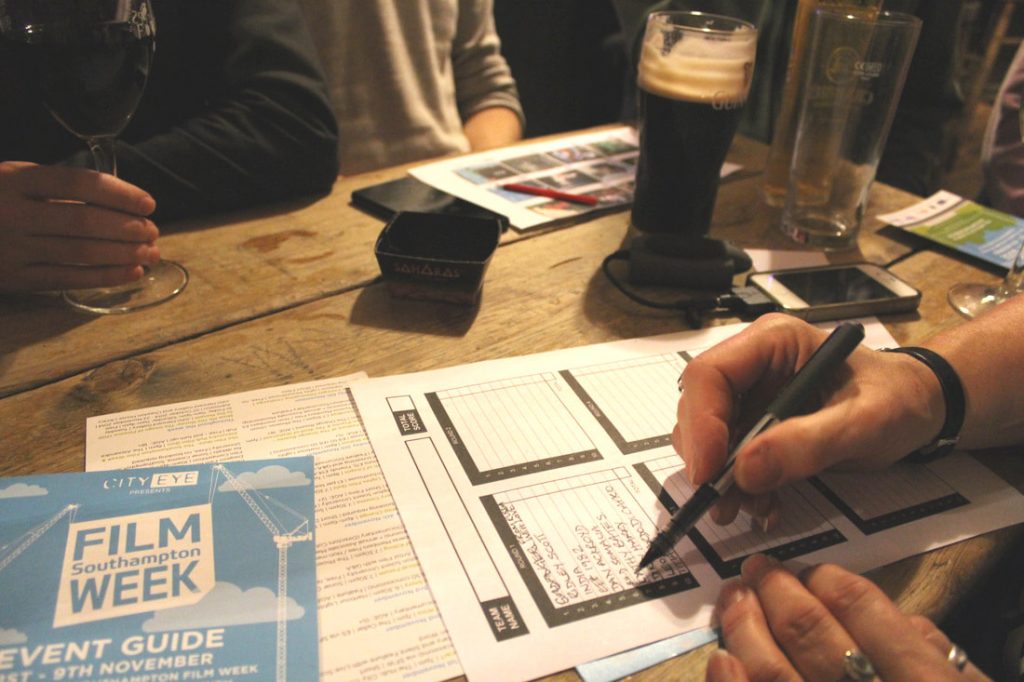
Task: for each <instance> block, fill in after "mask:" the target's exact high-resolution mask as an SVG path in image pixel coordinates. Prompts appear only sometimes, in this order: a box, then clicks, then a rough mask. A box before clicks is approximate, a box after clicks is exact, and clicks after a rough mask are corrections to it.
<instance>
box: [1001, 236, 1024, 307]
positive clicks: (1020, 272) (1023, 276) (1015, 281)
mask: <svg viewBox="0 0 1024 682" xmlns="http://www.w3.org/2000/svg"><path fill="white" fill-rule="evenodd" d="M1021 291H1024V241H1022V242H1021V245H1020V250H1019V251H1018V252H1017V256H1016V257H1015V258H1014V259H1013V263H1011V264H1010V269H1009V271H1007V273H1006V277H1004V278H1003V281H1002V282H1000V284H999V293H1000V295H1002V296H1003V297H1004V298H1005V297H1010V296H1013V295H1014V294H1016V293H1020V292H1021Z"/></svg>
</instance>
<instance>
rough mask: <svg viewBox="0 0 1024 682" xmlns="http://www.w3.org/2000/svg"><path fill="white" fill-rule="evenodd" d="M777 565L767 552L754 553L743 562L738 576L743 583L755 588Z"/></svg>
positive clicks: (776, 561)
mask: <svg viewBox="0 0 1024 682" xmlns="http://www.w3.org/2000/svg"><path fill="white" fill-rule="evenodd" d="M778 567H779V562H778V560H776V559H775V558H774V557H771V556H768V555H767V554H755V555H753V556H751V557H749V558H748V559H747V560H746V561H744V562H743V565H742V566H741V567H740V576H741V577H742V578H743V582H744V584H746V585H748V586H749V587H753V588H756V587H757V585H758V584H759V583H760V582H761V581H762V580H763V579H764V577H765V576H766V575H768V574H769V573H771V572H772V571H774V570H775V569H776V568H778Z"/></svg>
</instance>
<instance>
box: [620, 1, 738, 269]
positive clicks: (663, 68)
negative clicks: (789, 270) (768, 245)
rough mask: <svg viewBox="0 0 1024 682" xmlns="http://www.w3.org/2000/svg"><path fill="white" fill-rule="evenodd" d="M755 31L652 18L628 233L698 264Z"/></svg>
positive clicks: (678, 16)
mask: <svg viewBox="0 0 1024 682" xmlns="http://www.w3.org/2000/svg"><path fill="white" fill-rule="evenodd" d="M756 47H757V30H756V29H755V28H754V26H753V25H752V24H750V23H747V22H745V21H740V20H739V19H732V18H729V17H723V16H718V15H714V14H705V13H702V12H654V13H652V14H651V15H650V16H649V17H648V20H647V30H646V32H645V34H644V40H643V45H642V48H641V55H640V65H639V73H638V76H637V85H638V86H639V87H638V97H639V101H638V106H639V114H640V121H639V126H640V158H639V161H638V164H637V174H636V189H635V191H634V197H633V211H632V226H633V228H635V230H636V231H638V232H640V233H647V234H652V235H666V236H672V237H673V239H672V240H669V241H671V242H673V243H674V244H676V245H677V246H679V247H680V250H681V252H682V253H684V255H691V256H697V257H699V256H700V252H701V250H702V249H704V248H705V246H706V244H705V242H707V241H709V240H706V239H705V236H706V235H707V233H708V230H709V229H710V227H711V213H712V210H713V209H714V205H715V196H716V194H717V192H718V179H719V173H720V172H721V168H722V163H723V162H724V161H725V154H726V152H727V151H728V149H729V145H730V144H731V143H732V138H733V135H734V134H735V132H736V127H737V125H738V124H739V115H740V109H741V108H742V107H743V103H744V102H745V101H746V99H747V92H748V91H749V90H750V79H751V76H752V75H753V71H754V54H755V49H756Z"/></svg>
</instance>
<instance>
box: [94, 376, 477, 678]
mask: <svg viewBox="0 0 1024 682" xmlns="http://www.w3.org/2000/svg"><path fill="white" fill-rule="evenodd" d="M364 377H365V375H362V374H360V375H354V376H349V377H339V378H336V379H325V380H322V381H311V382H304V383H299V384H290V385H287V386H280V387H275V388H267V389H260V390H256V391H247V392H244V393H234V394H231V395H225V396H218V397H216V398H208V399H204V400H194V401H189V402H184V403H175V404H171V405H161V406H159V407H152V408H145V409H141V410H132V411H129V412H119V413H116V414H108V415H103V416H99V417H91V418H90V419H89V420H87V422H86V469H87V470H88V471H108V470H111V469H123V468H134V467H143V466H154V465H171V464H198V463H208V462H228V461H238V460H243V459H271V458H280V457H294V456H298V455H312V456H313V458H314V491H315V500H316V515H315V517H316V524H315V530H316V538H315V539H316V564H317V566H316V570H317V604H318V612H319V619H320V679H321V680H325V681H330V682H347V681H349V680H352V681H355V680H369V679H373V680H381V681H384V680H393V681H399V680H400V681H403V682H438V681H439V680H446V679H450V678H452V677H457V676H458V675H460V674H461V673H462V669H461V668H460V667H459V661H458V658H457V657H456V655H455V651H454V649H453V648H452V645H451V641H450V640H449V639H448V634H447V632H446V631H445V628H444V624H443V623H442V622H441V619H440V617H439V616H438V612H437V607H436V606H435V605H434V602H433V599H432V598H431V595H430V591H429V590H428V589H427V584H426V582H425V580H424V577H423V573H422V572H421V571H420V568H419V564H418V563H417V561H416V555H415V554H414V553H413V551H412V546H411V545H410V544H409V539H408V537H407V536H406V534H405V530H404V528H403V527H402V522H401V520H400V519H399V518H398V514H397V510H396V509H395V506H394V502H393V501H392V500H391V495H390V494H389V492H388V488H387V485H386V484H385V482H384V478H383V476H382V474H381V472H380V468H379V467H378V466H377V461H376V459H375V457H374V453H373V450H372V449H371V448H370V444H369V442H368V441H367V440H366V435H365V432H364V431H363V427H362V424H361V423H360V420H359V415H358V413H357V412H356V410H355V405H354V404H353V402H352V396H351V393H350V392H349V385H350V384H351V383H352V381H354V380H356V379H362V378H364Z"/></svg>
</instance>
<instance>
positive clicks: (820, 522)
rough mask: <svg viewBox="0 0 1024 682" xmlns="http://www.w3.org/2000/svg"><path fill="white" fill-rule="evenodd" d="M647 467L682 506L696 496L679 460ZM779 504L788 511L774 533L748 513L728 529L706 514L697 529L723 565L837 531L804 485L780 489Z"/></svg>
mask: <svg viewBox="0 0 1024 682" xmlns="http://www.w3.org/2000/svg"><path fill="white" fill-rule="evenodd" d="M647 466H648V467H649V468H650V470H651V472H652V473H653V474H654V476H655V478H656V479H657V480H660V481H663V483H662V485H663V486H664V487H665V490H667V491H668V492H669V493H670V494H671V495H672V498H673V499H674V500H675V501H676V503H677V504H679V505H680V506H681V505H682V504H683V503H684V502H685V501H686V500H688V499H689V498H690V497H691V496H692V495H693V492H694V488H693V486H692V485H691V484H690V482H689V481H688V480H687V478H686V476H685V475H683V474H682V472H681V471H680V468H679V458H678V457H663V458H659V459H657V460H655V461H653V462H649V463H648V464H647ZM779 501H780V504H781V505H782V508H783V509H785V510H786V511H785V513H784V514H782V517H781V519H780V523H779V525H778V527H776V528H773V529H772V530H771V532H765V531H763V530H761V528H759V527H758V525H757V523H755V522H754V520H753V518H752V517H751V516H750V514H748V513H747V512H745V511H740V513H739V515H738V516H737V517H736V520H735V521H733V522H732V523H730V524H728V525H725V526H720V525H718V524H716V523H715V522H713V521H712V520H710V519H709V518H708V517H707V516H706V515H705V517H704V518H702V519H701V520H700V521H698V522H697V525H696V530H697V531H698V532H699V533H700V534H701V535H702V536H703V537H704V538H705V539H706V540H707V542H708V543H709V544H710V545H711V547H712V549H713V550H714V551H715V553H716V554H717V555H718V557H717V558H718V559H720V560H722V561H723V562H729V561H735V560H737V559H742V558H744V557H747V556H750V555H751V554H756V553H758V552H766V551H768V550H771V549H773V548H776V547H780V546H784V545H786V546H799V545H800V543H801V541H803V540H805V539H807V538H811V537H815V536H818V535H822V534H826V533H833V532H834V531H835V528H834V526H832V524H831V523H829V522H828V520H827V519H825V517H824V516H822V514H821V513H820V512H819V511H818V510H817V509H816V508H815V507H814V505H812V504H811V503H810V501H809V500H808V499H807V497H805V495H804V494H803V493H802V492H801V486H798V485H792V486H787V487H786V488H783V489H782V490H780V491H779ZM806 548H807V551H812V550H813V549H816V548H817V547H816V546H815V545H812V544H808V545H806Z"/></svg>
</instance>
